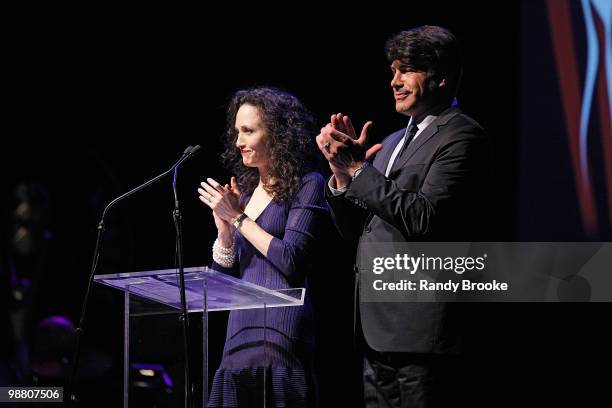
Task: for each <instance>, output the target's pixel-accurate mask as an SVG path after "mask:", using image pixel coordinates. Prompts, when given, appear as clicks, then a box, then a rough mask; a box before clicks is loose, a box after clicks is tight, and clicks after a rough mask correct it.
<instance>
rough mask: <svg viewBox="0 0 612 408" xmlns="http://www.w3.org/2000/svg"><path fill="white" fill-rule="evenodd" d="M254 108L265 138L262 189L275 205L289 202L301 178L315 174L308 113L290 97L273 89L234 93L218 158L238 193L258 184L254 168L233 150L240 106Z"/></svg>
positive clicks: (311, 122) (250, 190) (248, 191)
mask: <svg viewBox="0 0 612 408" xmlns="http://www.w3.org/2000/svg"><path fill="white" fill-rule="evenodd" d="M244 104H248V105H252V106H254V107H256V108H257V109H258V111H259V115H260V118H261V121H262V124H263V126H264V128H265V130H266V134H267V137H268V138H269V139H268V141H267V144H268V146H269V153H270V157H269V158H268V160H269V161H270V163H272V165H270V174H269V175H270V176H271V177H270V179H271V180H273V181H274V182H273V183H271V184H264V189H265V190H266V192H267V193H268V194H270V195H272V197H273V199H274V200H276V201H285V200H289V199H291V197H292V196H293V194H294V193H295V189H296V188H297V187H298V186H299V182H300V179H301V177H302V176H303V175H304V174H305V173H307V172H308V171H312V170H315V169H316V168H317V167H318V166H317V162H318V160H317V159H318V158H319V154H318V150H317V149H316V143H315V139H314V136H315V135H316V131H315V121H314V118H313V116H312V115H311V113H310V112H309V111H308V110H307V109H306V108H305V107H304V105H303V104H302V103H301V102H300V101H299V100H298V99H297V98H296V97H295V96H293V95H291V94H289V93H287V92H284V91H281V90H279V89H275V88H260V87H258V88H250V89H244V90H240V91H238V92H236V93H235V94H234V95H233V96H232V99H231V101H230V103H229V106H228V111H227V124H226V125H227V128H226V131H225V151H224V152H223V154H222V155H221V158H222V159H223V163H224V165H225V167H226V168H227V169H228V170H229V171H231V172H232V173H234V174H235V175H236V179H237V181H238V187H239V188H240V191H242V192H243V193H246V194H252V193H253V191H254V190H255V187H257V184H259V173H258V170H257V168H255V167H247V166H245V165H244V164H243V162H242V155H241V154H240V151H239V150H238V149H237V148H236V139H237V137H238V133H237V131H236V128H235V123H236V114H237V112H238V109H239V108H240V106H242V105H244Z"/></svg>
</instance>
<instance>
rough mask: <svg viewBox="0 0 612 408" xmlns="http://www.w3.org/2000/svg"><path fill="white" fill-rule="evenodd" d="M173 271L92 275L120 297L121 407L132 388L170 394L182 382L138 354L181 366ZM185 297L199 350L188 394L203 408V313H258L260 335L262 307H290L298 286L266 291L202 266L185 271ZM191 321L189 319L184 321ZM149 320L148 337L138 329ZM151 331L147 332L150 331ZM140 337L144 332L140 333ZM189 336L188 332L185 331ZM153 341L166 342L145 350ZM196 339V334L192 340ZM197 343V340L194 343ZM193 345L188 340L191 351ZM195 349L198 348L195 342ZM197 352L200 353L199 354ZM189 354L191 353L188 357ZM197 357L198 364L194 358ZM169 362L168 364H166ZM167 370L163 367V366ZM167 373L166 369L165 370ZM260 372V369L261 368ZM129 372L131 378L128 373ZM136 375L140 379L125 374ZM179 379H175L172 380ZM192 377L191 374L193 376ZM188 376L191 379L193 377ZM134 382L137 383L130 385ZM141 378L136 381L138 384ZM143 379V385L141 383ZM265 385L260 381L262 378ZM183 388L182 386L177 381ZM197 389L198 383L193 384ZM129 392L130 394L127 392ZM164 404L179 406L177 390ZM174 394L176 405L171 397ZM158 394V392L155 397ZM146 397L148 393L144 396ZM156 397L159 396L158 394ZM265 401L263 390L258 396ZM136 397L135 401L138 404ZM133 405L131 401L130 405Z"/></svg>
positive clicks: (298, 297)
mask: <svg viewBox="0 0 612 408" xmlns="http://www.w3.org/2000/svg"><path fill="white" fill-rule="evenodd" d="M178 279H179V278H178V272H177V271H176V269H162V270H153V271H146V272H131V273H119V274H110V275H97V276H96V277H95V278H94V281H95V282H97V283H100V284H103V285H107V286H110V287H113V288H115V289H118V290H120V291H122V292H123V293H124V304H125V310H124V330H125V332H124V343H123V347H124V348H123V350H124V360H123V362H124V365H123V406H124V408H127V407H128V406H129V403H130V400H131V399H133V398H132V397H133V395H132V394H134V392H135V388H134V387H135V384H136V386H138V385H140V386H141V387H143V386H147V385H149V386H153V385H152V384H155V382H156V381H157V383H158V386H159V387H158V388H164V387H166V388H165V389H166V392H167V393H170V391H169V390H170V389H173V386H174V383H175V382H181V381H183V380H184V379H183V377H184V374H183V371H182V370H181V369H176V370H174V375H172V373H171V372H169V370H167V369H165V368H164V365H160V364H159V361H143V360H141V359H139V358H138V354H139V353H141V352H142V351H143V350H148V353H149V354H148V355H149V356H150V355H151V353H155V355H156V356H158V359H159V360H165V361H166V362H168V361H173V362H174V363H182V361H183V360H184V359H183V354H182V352H183V350H182V347H183V343H182V340H181V336H182V328H181V322H180V320H179V317H180V294H179V284H178ZM185 292H186V293H185V297H186V301H187V308H188V312H189V313H201V314H202V319H201V330H198V332H201V343H202V344H201V348H199V350H198V352H199V353H198V354H197V356H198V358H197V359H196V358H194V357H191V358H190V364H191V366H192V369H191V371H195V370H194V367H196V368H198V369H199V367H201V370H202V373H201V374H202V375H201V393H193V398H194V401H195V403H196V406H198V405H199V404H198V402H199V401H201V403H202V407H206V405H207V401H208V312H214V311H221V310H236V309H262V321H261V322H254V324H261V327H262V330H263V331H264V339H265V330H266V326H267V322H266V309H267V308H270V307H291V306H301V305H303V304H304V292H305V290H304V288H295V289H285V290H271V289H267V288H264V287H261V286H258V285H255V284H252V283H249V282H244V281H242V280H240V279H237V278H235V277H232V276H229V275H226V274H223V273H220V272H217V271H214V270H212V269H210V268H207V267H195V268H186V269H185ZM190 321H193V319H190ZM145 322H149V333H148V334H146V333H145V331H144V330H141V329H142V327H144V326H145ZM151 327H153V328H154V329H153V334H152V333H151V329H150V328H151ZM143 333H145V334H143ZM191 333H193V330H192V331H191ZM152 336H155V337H157V339H156V340H157V342H158V343H159V342H160V341H162V342H164V341H166V340H167V341H168V346H169V347H165V348H164V350H153V351H152V350H151V349H150V346H149V347H147V339H149V343H152V341H150V340H151V339H150V337H152ZM198 337H199V336H198ZM198 340H199V339H198ZM196 344H197V342H195V341H192V346H191V348H192V351H193V349H194V348H195V347H196ZM198 346H199V344H198ZM200 353H201V354H200ZM192 354H194V355H195V353H192ZM200 356H201V361H200V360H199V357H200ZM169 364H171V363H169ZM166 367H167V366H166ZM170 371H172V370H170ZM264 371H265V370H264ZM130 373H132V374H130ZM131 375H132V376H136V375H138V376H142V378H141V379H135V378H130V376H131ZM178 377H180V378H178ZM196 377H197V376H196ZM196 377H194V376H193V375H192V381H195V380H194V378H196ZM135 380H138V381H135ZM141 380H142V381H141ZM144 380H147V381H144ZM264 383H265V379H264ZM183 384H184V382H183ZM198 385H200V382H199V381H198ZM131 388H132V390H130V389H131ZM199 388H200V387H199V386H198V387H197V389H199ZM177 389H178V392H175V393H174V394H175V395H174V396H173V398H174V399H173V400H172V401H171V402H168V405H169V406H182V402H183V401H182V394H183V392H182V389H180V388H178V387H177ZM177 394H180V398H181V400H180V405H178V403H179V401H178V400H177V399H176V398H177ZM160 395H161V394H160ZM149 397H151V395H149ZM160 398H164V397H163V395H162V396H161V397H160ZM263 398H265V392H264V396H263ZM141 403H142V399H141V400H140V404H141ZM151 404H155V406H163V404H161V403H158V401H151ZM133 405H134V406H136V402H134V404H133Z"/></svg>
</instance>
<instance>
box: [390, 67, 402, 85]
mask: <svg viewBox="0 0 612 408" xmlns="http://www.w3.org/2000/svg"><path fill="white" fill-rule="evenodd" d="M401 74H402V73H401V72H399V71H396V72H394V73H393V78H391V87H392V88H398V87H401V86H402V82H401V81H400V79H401Z"/></svg>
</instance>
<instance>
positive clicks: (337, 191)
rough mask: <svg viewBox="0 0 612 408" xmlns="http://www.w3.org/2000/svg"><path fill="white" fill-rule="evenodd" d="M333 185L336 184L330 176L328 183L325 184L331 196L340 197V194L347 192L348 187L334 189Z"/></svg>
mask: <svg viewBox="0 0 612 408" xmlns="http://www.w3.org/2000/svg"><path fill="white" fill-rule="evenodd" d="M335 184H336V179H335V178H334V176H333V175H332V176H331V177H330V178H329V181H328V182H327V187H329V191H331V193H332V195H333V196H339V195H342V194H344V193H346V190H348V187H342V188H336V187H334V185H335Z"/></svg>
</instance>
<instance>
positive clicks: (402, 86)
mask: <svg viewBox="0 0 612 408" xmlns="http://www.w3.org/2000/svg"><path fill="white" fill-rule="evenodd" d="M391 72H392V73H393V78H392V79H391V88H393V96H394V97H395V110H396V111H397V112H399V113H401V114H403V115H406V116H416V117H418V116H420V115H422V114H424V113H426V112H427V111H428V110H429V109H431V108H432V107H433V106H435V99H436V98H435V93H434V92H435V88H436V83H435V82H434V81H433V80H432V79H431V78H430V77H429V75H428V74H427V73H426V72H420V71H414V70H411V68H408V67H406V66H404V65H403V64H402V63H401V62H400V61H399V60H395V61H393V63H392V64H391Z"/></svg>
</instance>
